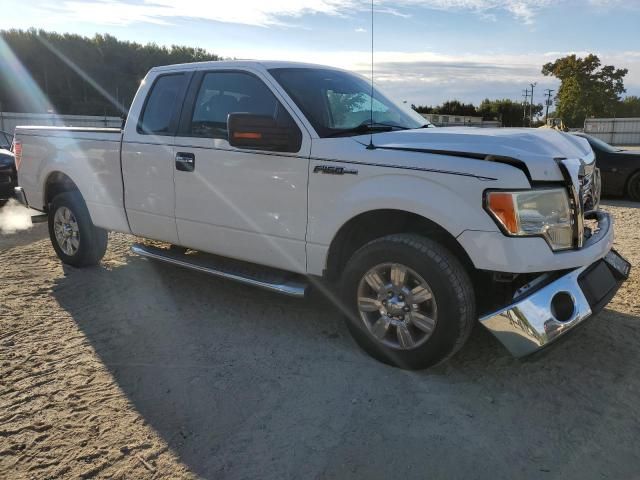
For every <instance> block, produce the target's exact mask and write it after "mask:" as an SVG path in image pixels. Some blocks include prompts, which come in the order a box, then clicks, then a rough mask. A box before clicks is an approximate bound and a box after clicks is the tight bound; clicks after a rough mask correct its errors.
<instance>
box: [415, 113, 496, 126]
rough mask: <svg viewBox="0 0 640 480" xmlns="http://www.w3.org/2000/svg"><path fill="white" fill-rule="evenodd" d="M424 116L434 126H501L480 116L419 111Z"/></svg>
mask: <svg viewBox="0 0 640 480" xmlns="http://www.w3.org/2000/svg"><path fill="white" fill-rule="evenodd" d="M420 115H422V116H423V117H424V118H426V119H427V120H429V122H430V123H432V124H434V125H435V126H436V127H481V128H482V127H484V128H487V127H501V126H502V124H501V123H500V122H498V121H496V120H483V118H482V117H470V116H465V115H448V114H441V113H421V114H420Z"/></svg>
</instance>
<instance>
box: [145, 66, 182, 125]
mask: <svg viewBox="0 0 640 480" xmlns="http://www.w3.org/2000/svg"><path fill="white" fill-rule="evenodd" d="M186 79H187V77H186V75H184V74H182V73H179V74H175V75H163V76H162V77H158V78H157V79H156V81H155V82H154V84H153V87H152V88H151V93H149V96H148V97H147V101H146V104H145V106H144V111H143V112H142V116H141V120H140V125H139V127H138V132H139V133H151V134H156V135H172V134H173V131H172V121H173V118H174V115H175V114H176V110H177V108H178V105H179V104H180V102H182V95H183V92H184V87H185V82H186Z"/></svg>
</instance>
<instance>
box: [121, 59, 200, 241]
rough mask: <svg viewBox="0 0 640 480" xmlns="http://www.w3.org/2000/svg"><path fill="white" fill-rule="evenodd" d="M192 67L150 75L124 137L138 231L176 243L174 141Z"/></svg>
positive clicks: (131, 211)
mask: <svg viewBox="0 0 640 480" xmlns="http://www.w3.org/2000/svg"><path fill="white" fill-rule="evenodd" d="M190 78H191V72H184V71H181V72H167V73H160V74H158V75H155V76H154V77H151V78H148V79H147V81H150V82H151V83H152V84H151V87H150V89H149V93H148V95H147V98H146V100H145V101H144V102H143V103H142V105H140V106H138V107H137V109H136V106H135V102H134V109H132V111H131V112H129V118H138V119H139V121H138V122H137V124H136V122H127V125H126V127H125V132H124V137H123V142H122V174H123V181H124V189H125V193H124V196H125V205H126V209H127V217H128V220H129V225H130V227H131V230H132V232H133V233H134V234H136V235H140V236H142V237H147V238H152V239H154V240H162V241H165V242H170V243H174V244H177V243H179V241H178V232H177V228H176V222H175V212H174V207H175V192H174V185H173V184H174V165H175V160H174V155H173V142H174V135H175V133H176V129H177V126H178V121H179V117H180V109H181V107H182V103H183V100H184V96H185V93H186V90H187V86H188V83H189V80H190Z"/></svg>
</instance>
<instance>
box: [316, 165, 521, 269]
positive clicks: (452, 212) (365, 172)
mask: <svg viewBox="0 0 640 480" xmlns="http://www.w3.org/2000/svg"><path fill="white" fill-rule="evenodd" d="M311 163H312V164H311V166H310V168H311V171H310V176H309V223H308V232H307V242H308V258H309V271H310V272H311V273H321V272H322V270H323V269H324V268H325V265H326V257H327V253H328V248H329V245H330V244H331V241H332V240H333V238H334V236H335V235H336V233H337V232H338V231H339V230H340V228H341V227H342V226H343V225H344V224H346V223H347V222H348V221H349V220H350V219H352V218H354V217H356V216H358V215H360V214H362V213H366V212H370V211H373V210H400V211H403V212H408V213H413V214H416V215H419V216H421V217H424V218H426V219H428V220H431V221H432V222H434V223H436V224H438V225H439V226H441V227H442V228H444V229H445V230H446V231H447V232H449V233H450V234H451V235H452V236H453V237H457V236H458V235H460V234H461V233H462V232H464V231H465V230H478V231H486V232H498V228H497V226H496V224H495V222H494V221H493V220H492V219H491V218H490V217H489V216H488V215H487V213H486V212H485V211H484V210H483V208H482V201H483V200H482V198H483V192H484V190H485V189H487V188H503V187H506V186H507V185H506V184H505V183H504V182H501V181H498V180H496V181H488V180H481V179H478V178H475V177H468V176H461V175H453V174H447V173H436V172H416V171H410V170H403V169H395V168H385V167H379V166H369V165H363V164H358V165H353V167H354V170H357V175H356V174H350V175H349V174H345V175H323V174H318V173H313V172H314V169H315V165H314V163H315V162H311ZM507 168H511V167H507ZM528 186H529V183H528V181H527V179H526V177H525V176H524V175H522V178H521V179H520V181H517V182H515V184H514V182H513V178H510V182H509V184H508V187H509V188H527V187H528Z"/></svg>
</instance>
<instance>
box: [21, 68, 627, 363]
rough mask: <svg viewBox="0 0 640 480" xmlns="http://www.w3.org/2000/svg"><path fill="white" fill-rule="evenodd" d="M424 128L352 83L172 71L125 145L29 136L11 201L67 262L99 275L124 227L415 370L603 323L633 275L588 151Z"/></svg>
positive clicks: (167, 253) (139, 104)
mask: <svg viewBox="0 0 640 480" xmlns="http://www.w3.org/2000/svg"><path fill="white" fill-rule="evenodd" d="M372 93H373V98H372V96H371V94H372ZM429 127H430V126H429V125H425V121H424V119H422V117H420V116H419V115H417V114H415V113H413V112H408V111H405V110H404V109H403V108H402V107H400V106H397V105H396V104H394V103H393V102H392V101H390V100H389V99H388V98H387V97H385V96H384V95H383V94H382V93H381V92H379V91H377V90H375V91H374V90H372V88H371V85H370V84H369V83H368V82H367V81H366V80H365V79H364V78H361V77H359V76H357V75H354V74H351V73H349V72H346V71H342V70H337V69H333V68H328V67H320V66H314V65H306V64H293V63H283V62H245V61H238V62H211V63H197V64H188V65H174V66H166V67H159V68H154V69H152V70H151V71H150V72H149V74H148V75H147V76H146V78H145V79H144V81H143V82H142V85H141V87H140V89H139V91H138V93H137V95H136V97H135V100H134V102H133V105H132V107H131V110H130V112H129V115H128V119H127V121H126V124H125V125H124V128H123V130H122V131H120V130H117V129H93V128H49V127H18V128H17V130H16V138H15V152H16V162H17V166H18V182H19V185H20V186H19V187H18V188H17V189H16V194H17V195H18V198H20V199H21V201H22V202H23V203H25V204H27V205H29V206H30V207H32V208H35V209H37V210H41V211H44V212H47V213H48V217H49V232H50V236H51V241H52V243H53V247H54V249H55V251H56V253H57V254H58V256H59V257H60V259H61V260H62V261H63V262H64V263H67V264H70V265H74V266H77V267H83V266H89V265H95V264H97V263H99V262H100V260H101V258H102V256H103V255H104V253H105V250H106V248H107V231H118V232H126V233H131V234H134V235H137V236H139V237H144V238H148V239H153V240H156V241H160V242H166V244H167V245H170V247H169V248H160V247H157V246H156V247H153V246H150V245H148V244H145V243H141V244H136V245H135V246H134V247H133V250H134V252H136V253H138V254H140V255H143V256H146V257H150V258H153V259H156V260H162V261H166V262H170V263H173V264H176V265H180V266H182V267H187V268H192V269H195V270H199V271H204V272H207V273H210V274H213V275H218V276H223V277H227V278H230V279H232V280H236V281H240V282H243V283H244V284H247V285H250V286H254V287H262V288H266V289H270V290H273V291H277V292H280V293H284V294H289V295H295V296H302V295H304V293H305V290H306V288H307V286H308V285H314V286H317V287H318V288H319V289H320V290H321V291H323V292H324V293H325V294H326V295H328V296H329V298H330V299H331V301H332V302H334V303H335V304H336V305H337V306H338V307H339V309H340V310H341V311H342V312H343V313H344V315H345V318H346V322H347V325H348V327H349V329H350V331H351V333H352V334H353V336H354V338H355V340H356V341H357V343H358V344H359V345H360V346H362V347H363V348H364V349H365V350H366V351H367V352H369V353H370V354H371V355H373V356H374V357H376V358H378V359H380V360H382V361H384V362H387V363H390V364H394V365H398V366H401V367H404V368H412V369H416V368H425V367H428V366H430V365H433V364H435V363H437V362H440V361H442V360H443V359H445V358H448V357H449V356H451V355H453V354H454V353H455V352H456V351H457V350H458V349H459V348H460V347H461V346H462V345H463V344H464V342H465V341H466V339H467V338H468V336H469V334H470V332H471V330H472V328H473V326H474V325H475V323H476V321H479V322H480V323H481V324H482V325H484V326H485V327H487V328H488V329H489V330H490V331H491V332H492V333H493V334H494V335H495V336H496V337H497V338H498V339H499V340H500V341H501V342H502V343H503V344H504V345H505V346H506V347H507V349H509V350H510V351H511V352H512V353H513V354H514V355H516V356H523V355H527V354H530V353H532V352H534V351H537V350H539V349H540V348H542V347H544V346H546V345H547V344H549V343H550V342H552V341H553V340H555V339H557V338H558V337H560V336H561V335H563V334H564V333H565V332H567V331H569V330H571V329H572V328H573V327H575V326H577V325H578V324H580V323H582V322H583V321H584V320H585V319H587V318H588V317H590V316H592V315H593V314H595V313H596V312H598V311H599V310H601V309H602V308H603V307H604V306H605V305H606V304H607V303H608V302H609V300H610V299H611V298H612V297H613V295H614V294H615V292H616V291H617V289H618V287H619V286H620V284H621V283H622V282H623V281H624V280H625V279H626V278H627V276H628V273H629V269H630V265H629V264H628V263H627V262H626V261H625V260H624V259H623V258H622V257H620V255H618V254H617V253H616V252H615V251H614V250H612V243H613V224H612V220H611V218H610V217H609V215H608V214H607V213H605V212H603V211H600V210H599V209H598V203H599V196H600V183H599V172H598V170H597V168H595V159H594V154H593V152H592V150H591V148H590V147H589V144H588V143H587V141H586V140H584V139H582V138H579V137H576V136H570V135H566V134H564V133H561V132H557V131H553V130H529V129H508V128H504V129H491V130H489V129H474V128H429Z"/></svg>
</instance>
